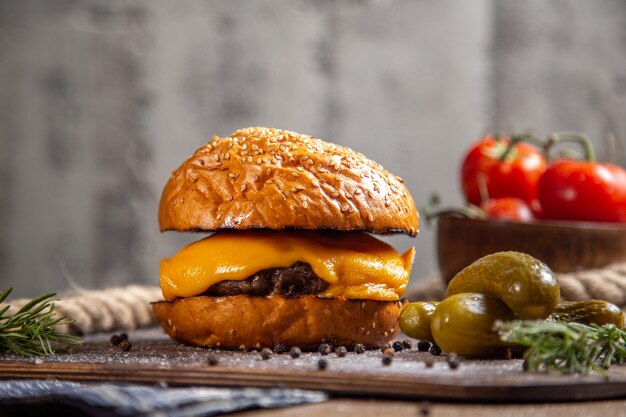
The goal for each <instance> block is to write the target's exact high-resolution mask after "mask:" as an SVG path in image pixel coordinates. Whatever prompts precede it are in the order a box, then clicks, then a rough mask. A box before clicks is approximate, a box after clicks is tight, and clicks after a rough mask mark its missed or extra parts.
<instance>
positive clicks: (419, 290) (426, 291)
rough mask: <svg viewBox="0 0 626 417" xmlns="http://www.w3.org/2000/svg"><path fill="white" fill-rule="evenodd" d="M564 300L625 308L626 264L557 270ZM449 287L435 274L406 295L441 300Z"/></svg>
mask: <svg viewBox="0 0 626 417" xmlns="http://www.w3.org/2000/svg"><path fill="white" fill-rule="evenodd" d="M555 275H556V278H557V279H558V281H559V284H560V286H561V298H562V299H563V300H589V299H601V300H606V301H609V302H611V303H613V304H616V305H617V306H619V307H620V308H622V309H624V308H625V307H626V263H617V264H612V265H608V266H606V267H604V268H600V269H589V270H584V271H576V272H568V273H556V274H555ZM445 292H446V286H445V284H444V282H443V280H442V279H441V277H440V276H438V275H435V276H433V277H431V278H429V279H427V280H425V281H423V282H420V283H418V285H417V286H416V287H415V289H414V290H413V291H411V293H410V294H407V297H408V298H409V299H411V300H441V299H443V298H444V296H445Z"/></svg>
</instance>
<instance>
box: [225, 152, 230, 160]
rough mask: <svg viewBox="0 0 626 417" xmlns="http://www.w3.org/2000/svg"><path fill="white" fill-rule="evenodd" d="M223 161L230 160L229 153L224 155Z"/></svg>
mask: <svg viewBox="0 0 626 417" xmlns="http://www.w3.org/2000/svg"><path fill="white" fill-rule="evenodd" d="M224 159H226V160H227V161H228V160H229V159H230V154H229V153H226V154H224Z"/></svg>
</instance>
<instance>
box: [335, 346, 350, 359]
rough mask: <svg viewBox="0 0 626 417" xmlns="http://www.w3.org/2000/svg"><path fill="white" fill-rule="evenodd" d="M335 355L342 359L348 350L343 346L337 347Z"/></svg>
mask: <svg viewBox="0 0 626 417" xmlns="http://www.w3.org/2000/svg"><path fill="white" fill-rule="evenodd" d="M335 353H336V354H337V356H339V357H340V358H343V357H344V356H346V354H347V353H348V349H346V347H345V346H339V347H338V348H337V349H335Z"/></svg>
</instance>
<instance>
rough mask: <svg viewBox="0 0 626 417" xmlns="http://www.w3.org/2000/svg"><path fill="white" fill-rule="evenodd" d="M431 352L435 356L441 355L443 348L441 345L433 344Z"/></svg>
mask: <svg viewBox="0 0 626 417" xmlns="http://www.w3.org/2000/svg"><path fill="white" fill-rule="evenodd" d="M430 354H431V355H433V356H439V355H441V348H440V347H439V346H437V345H434V344H433V345H432V346H431V347H430Z"/></svg>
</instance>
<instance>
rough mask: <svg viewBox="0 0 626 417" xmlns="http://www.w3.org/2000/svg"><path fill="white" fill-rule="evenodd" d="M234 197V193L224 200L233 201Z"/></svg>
mask: <svg viewBox="0 0 626 417" xmlns="http://www.w3.org/2000/svg"><path fill="white" fill-rule="evenodd" d="M232 199H233V196H232V195H229V196H228V197H226V198H225V199H224V200H226V201H232Z"/></svg>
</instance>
